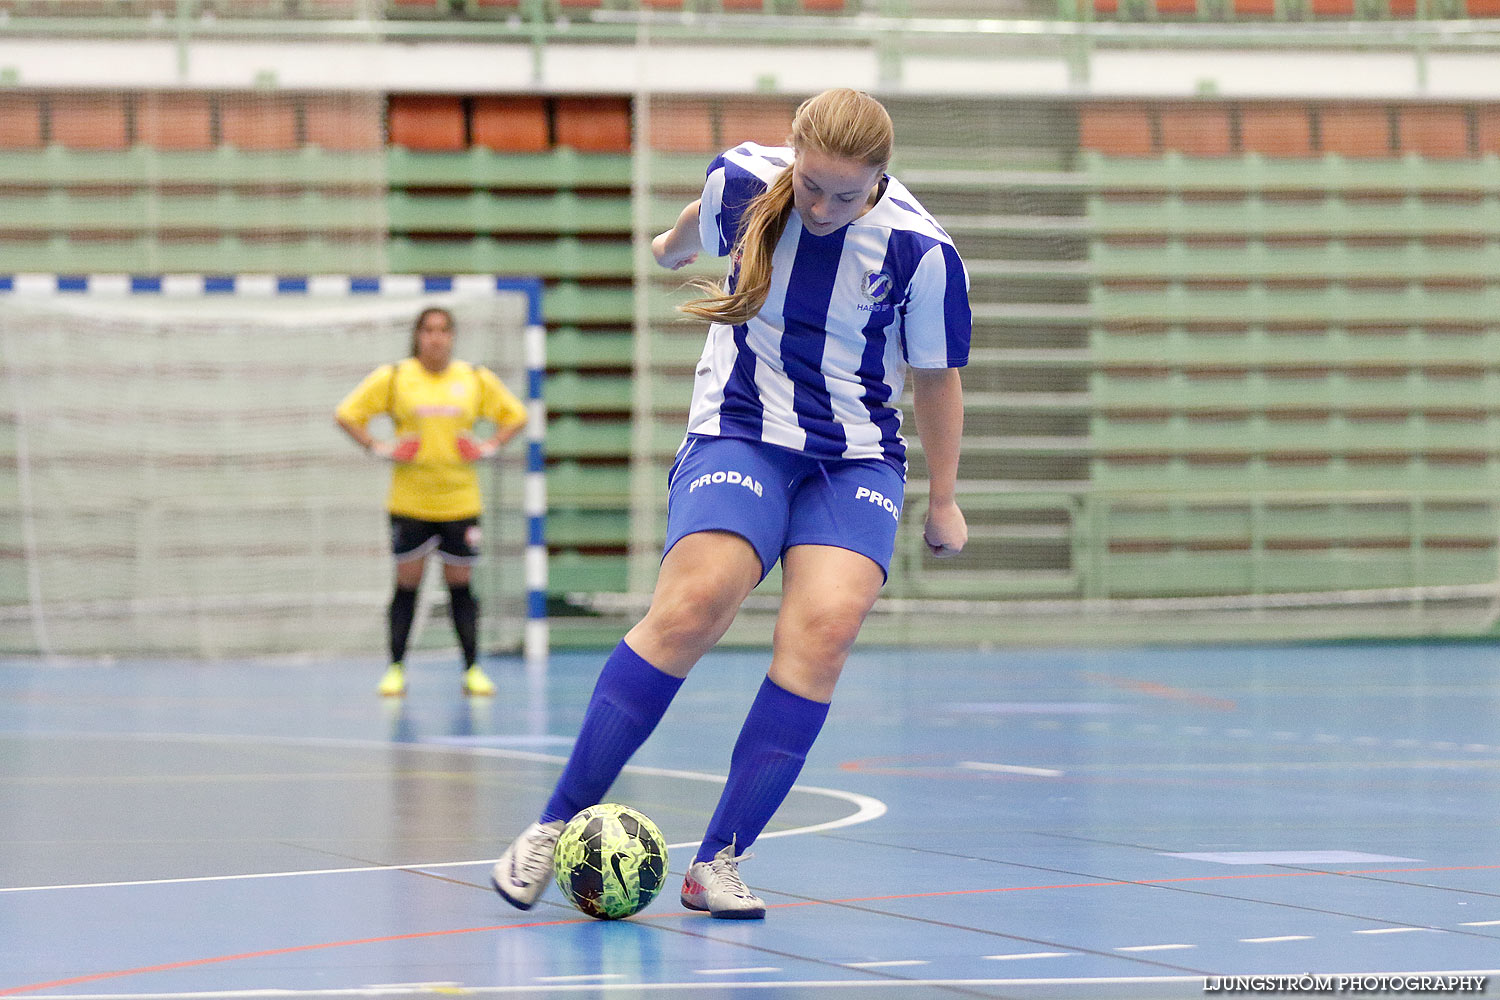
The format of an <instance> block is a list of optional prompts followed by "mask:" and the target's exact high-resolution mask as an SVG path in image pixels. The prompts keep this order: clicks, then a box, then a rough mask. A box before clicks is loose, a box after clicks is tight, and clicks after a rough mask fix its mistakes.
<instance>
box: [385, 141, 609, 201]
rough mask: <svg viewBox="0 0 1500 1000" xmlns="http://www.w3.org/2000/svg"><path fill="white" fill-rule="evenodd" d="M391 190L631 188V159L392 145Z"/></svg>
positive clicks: (388, 175)
mask: <svg viewBox="0 0 1500 1000" xmlns="http://www.w3.org/2000/svg"><path fill="white" fill-rule="evenodd" d="M385 158H386V175H385V177H386V178H388V179H389V182H390V186H391V187H392V188H393V189H401V188H413V187H420V188H456V189H460V190H468V189H475V188H511V189H525V190H553V189H557V190H571V191H578V190H591V189H597V188H615V189H621V190H628V189H629V188H630V170H631V167H630V156H629V155H628V154H616V153H579V152H576V151H574V150H572V149H568V148H565V147H559V148H557V149H554V150H552V151H551V152H547V153H531V154H524V153H500V152H497V151H495V150H491V149H485V148H484V147H482V146H471V147H469V148H468V149H466V150H463V151H461V152H450V153H428V152H418V151H413V150H410V149H403V148H401V147H399V146H392V147H390V148H389V149H388V150H386V153H385Z"/></svg>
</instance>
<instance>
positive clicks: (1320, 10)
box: [1311, 0, 1354, 18]
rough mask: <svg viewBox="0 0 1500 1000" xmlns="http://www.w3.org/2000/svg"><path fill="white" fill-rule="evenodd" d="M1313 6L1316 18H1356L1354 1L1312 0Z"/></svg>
mask: <svg viewBox="0 0 1500 1000" xmlns="http://www.w3.org/2000/svg"><path fill="white" fill-rule="evenodd" d="M1311 6H1312V12H1313V16H1314V17H1340V18H1351V17H1353V16H1354V0H1312V4H1311Z"/></svg>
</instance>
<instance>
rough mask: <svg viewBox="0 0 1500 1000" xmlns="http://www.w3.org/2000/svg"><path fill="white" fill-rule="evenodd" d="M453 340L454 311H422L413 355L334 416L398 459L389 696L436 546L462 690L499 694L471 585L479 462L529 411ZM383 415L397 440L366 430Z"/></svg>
mask: <svg viewBox="0 0 1500 1000" xmlns="http://www.w3.org/2000/svg"><path fill="white" fill-rule="evenodd" d="M453 340H454V323H453V314H452V313H451V312H449V311H448V310H446V309H440V308H429V309H424V310H422V312H421V314H420V315H418V316H417V321H416V324H415V325H414V327H413V330H412V345H411V357H409V358H406V359H404V360H402V361H400V362H398V363H396V364H393V365H381V366H380V367H379V368H377V369H375V370H374V371H373V372H371V373H370V374H369V375H367V376H366V377H365V379H364V381H363V382H361V383H360V384H359V385H358V386H356V387H355V389H354V391H353V392H351V393H349V395H348V396H346V397H345V398H344V401H343V402H341V403H340V404H339V405H338V409H337V410H335V411H334V418H335V419H336V420H337V421H338V424H339V426H340V427H342V428H343V429H344V432H345V433H346V434H348V435H349V436H350V437H351V438H353V439H354V440H355V442H357V443H358V444H359V446H360V447H361V448H363V449H365V450H366V451H368V452H369V453H370V454H372V455H375V456H377V457H379V458H382V459H385V460H387V461H389V462H391V463H392V472H391V492H390V499H389V500H388V501H387V504H386V507H387V509H388V510H389V511H390V515H391V551H392V553H393V554H394V555H395V557H396V590H395V594H394V595H393V596H392V597H391V606H390V615H389V624H390V650H391V665H390V667H389V668H388V669H387V670H386V672H385V676H384V677H382V678H381V680H380V688H379V690H380V693H381V694H383V695H391V696H395V695H401V694H405V693H406V672H405V669H404V667H403V665H402V661H403V660H404V659H405V657H406V643H407V640H408V638H409V637H410V635H411V625H412V619H413V618H414V617H415V615H416V606H417V588H418V587H419V586H420V585H421V583H422V570H423V567H424V566H425V565H426V562H427V555H428V553H430V552H432V551H433V550H434V549H436V550H437V553H438V557H439V558H440V559H442V561H443V577H444V579H445V580H446V581H447V584H448V593H449V595H450V597H451V605H450V607H451V609H452V614H453V630H454V632H456V633H457V635H458V641H459V645H460V646H462V647H463V654H464V673H463V689H464V693H466V694H472V695H491V694H494V693H495V685H494V682H493V681H491V680H490V679H489V677H487V676H486V675H485V673H484V671H483V670H482V669H480V666H479V636H478V633H479V604H478V602H477V601H476V600H475V599H474V594H473V592H472V591H471V590H470V588H469V583H470V576H471V572H472V568H473V565H474V562H475V560H476V559H477V558H478V556H479V517H480V514H481V513H482V506H483V503H482V501H481V499H480V495H479V475H478V473H477V472H476V471H475V464H476V463H478V462H481V461H483V460H485V459H487V458H489V457H491V456H492V455H494V454H495V452H496V451H498V450H499V448H500V446H501V445H503V444H505V442H507V441H509V440H510V439H511V438H512V437H514V436H515V434H516V432H517V431H519V430H520V429H521V428H522V427H523V426H524V425H525V423H526V408H525V406H523V405H522V403H521V401H520V400H519V399H517V398H516V397H515V395H514V394H512V393H511V391H510V390H509V389H507V388H506V387H505V385H504V383H502V382H501V381H500V379H499V378H498V377H496V375H495V373H494V372H492V371H490V370H489V369H487V368H483V367H480V366H477V365H471V364H469V363H468V362H466V361H460V360H458V359H456V358H454V357H453ZM379 413H385V414H388V415H389V416H390V418H391V421H392V422H393V423H394V424H395V437H394V438H393V439H392V440H389V441H377V440H376V439H375V438H374V437H373V436H371V434H370V432H369V431H368V430H367V429H366V425H367V424H368V423H369V421H370V418H371V417H373V416H375V415H376V414H379ZM480 419H487V420H489V421H491V422H492V423H493V424H494V425H495V432H494V433H493V434H492V435H490V436H489V437H487V438H482V439H481V438H476V437H475V436H474V434H473V431H474V425H475V423H476V421H478V420H480Z"/></svg>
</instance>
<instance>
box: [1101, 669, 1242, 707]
mask: <svg viewBox="0 0 1500 1000" xmlns="http://www.w3.org/2000/svg"><path fill="white" fill-rule="evenodd" d="M1078 676H1079V677H1081V678H1083V679H1084V680H1085V681H1088V682H1089V683H1091V684H1102V685H1104V686H1105V687H1113V688H1121V689H1123V690H1126V691H1135V692H1138V693H1140V694H1145V695H1150V696H1151V697H1153V698H1165V699H1166V700H1168V701H1182V702H1187V703H1188V704H1190V705H1196V706H1197V707H1199V708H1209V709H1213V710H1214V711H1215V712H1233V711H1234V710H1235V709H1236V708H1237V707H1238V706H1237V705H1236V704H1235V703H1234V701H1232V700H1231V699H1229V698H1216V697H1214V696H1213V695H1208V694H1203V693H1201V692H1198V691H1193V690H1190V689H1188V688H1179V687H1172V686H1171V685H1169V684H1158V683H1157V682H1155V681H1143V680H1137V679H1136V678H1134V677H1115V676H1112V675H1110V674H1099V673H1093V672H1091V671H1080V672H1079V674H1078Z"/></svg>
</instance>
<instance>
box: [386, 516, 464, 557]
mask: <svg viewBox="0 0 1500 1000" xmlns="http://www.w3.org/2000/svg"><path fill="white" fill-rule="evenodd" d="M433 549H437V552H438V557H439V558H441V559H442V560H443V562H445V563H452V564H453V565H457V566H466V565H468V564H469V563H472V562H474V561H475V560H476V559H478V558H479V518H477V517H465V518H461V519H459V520H457V521H423V520H421V519H420V518H416V517H403V516H402V515H400V514H392V515H391V554H392V555H394V556H395V557H396V561H397V562H406V561H407V560H409V559H421V558H423V557H425V556H426V555H427V554H428V553H429V552H431V551H432V550H433Z"/></svg>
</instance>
